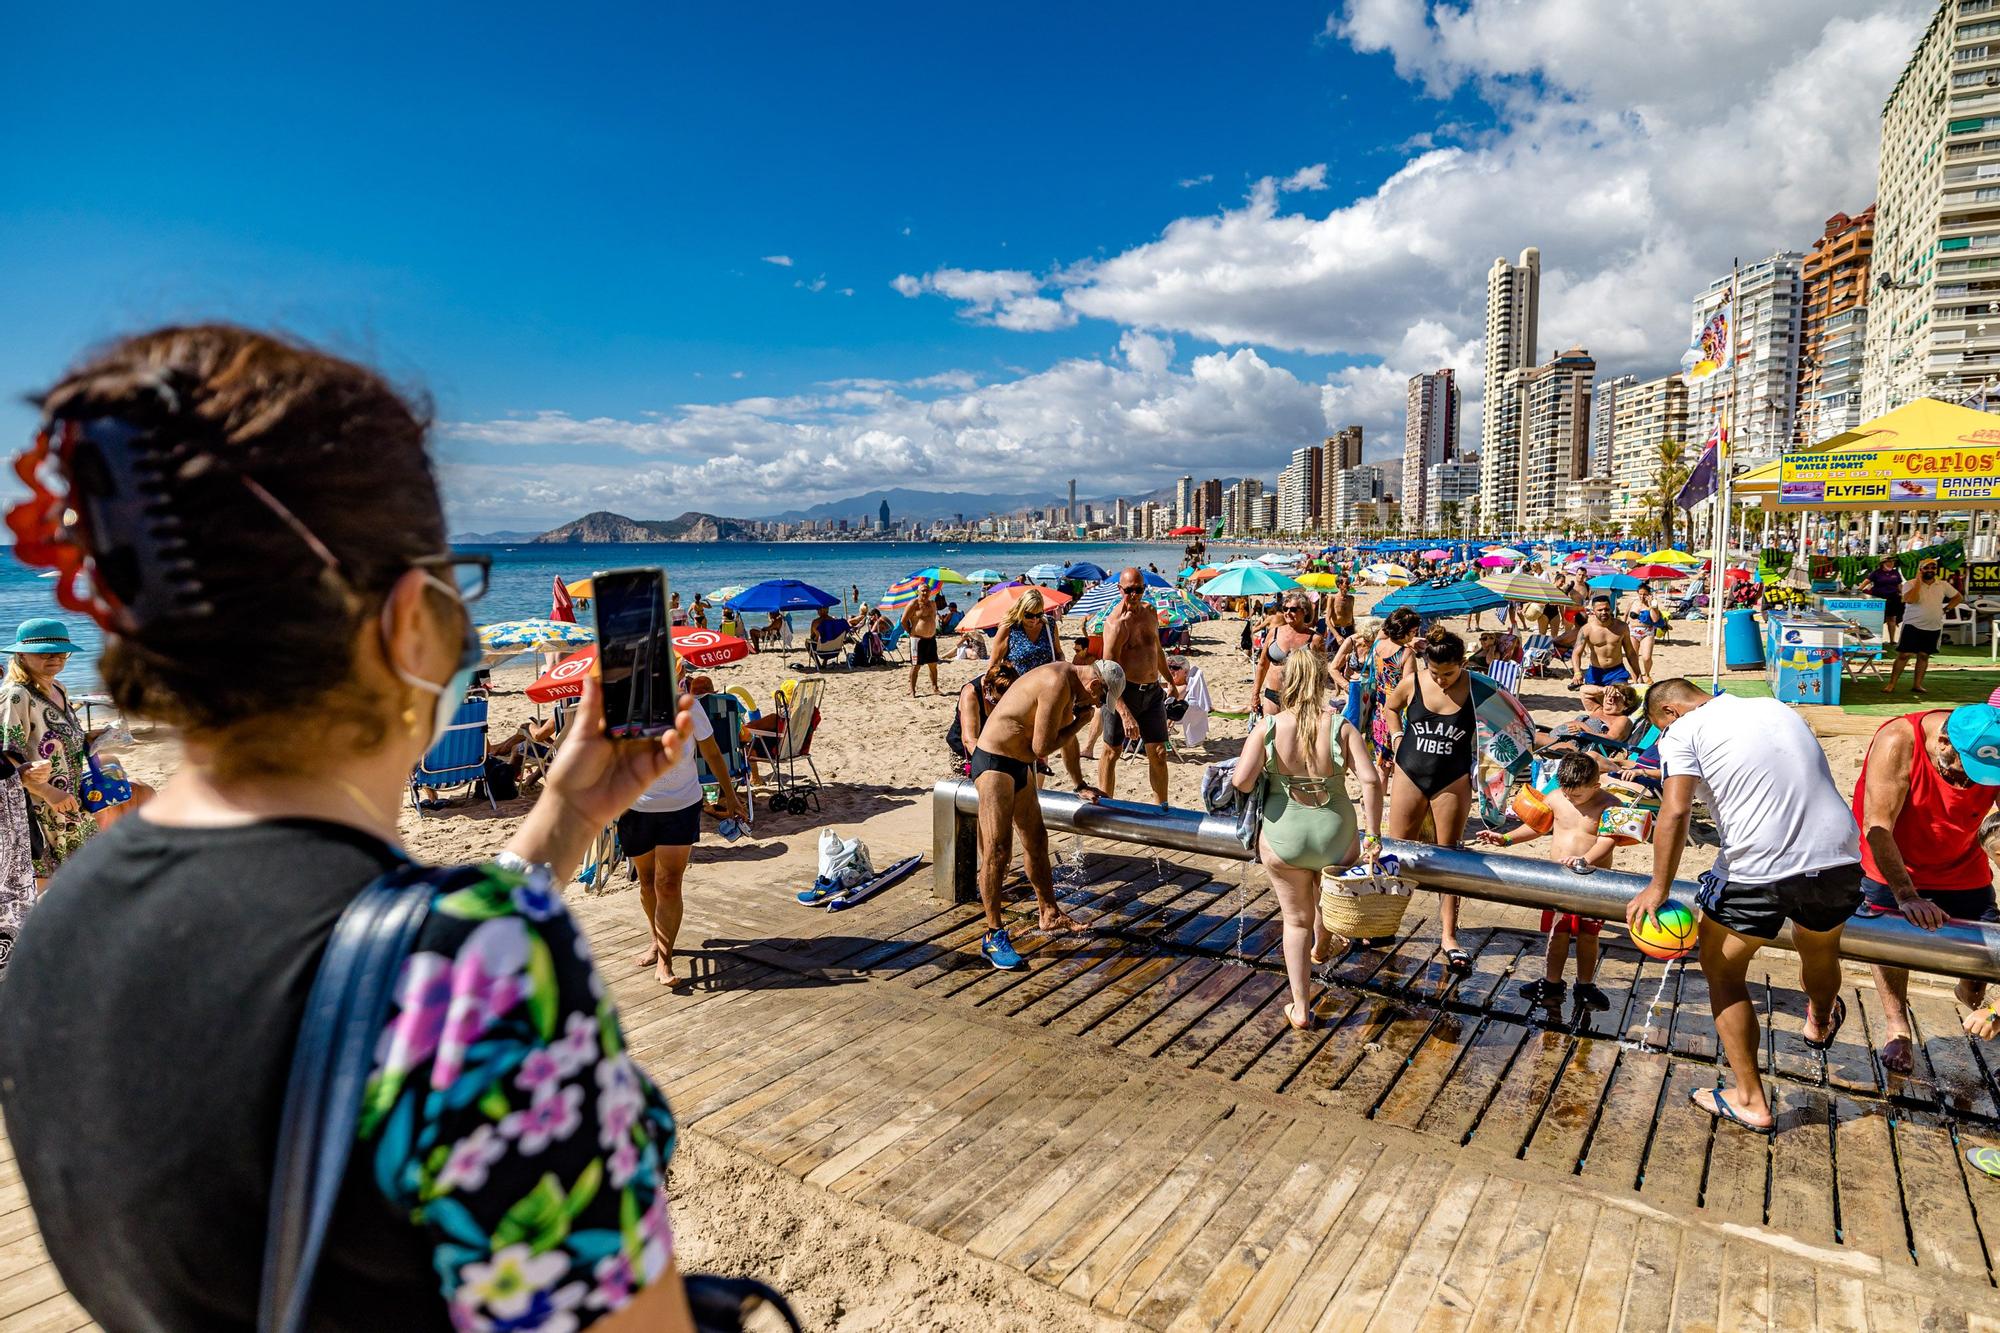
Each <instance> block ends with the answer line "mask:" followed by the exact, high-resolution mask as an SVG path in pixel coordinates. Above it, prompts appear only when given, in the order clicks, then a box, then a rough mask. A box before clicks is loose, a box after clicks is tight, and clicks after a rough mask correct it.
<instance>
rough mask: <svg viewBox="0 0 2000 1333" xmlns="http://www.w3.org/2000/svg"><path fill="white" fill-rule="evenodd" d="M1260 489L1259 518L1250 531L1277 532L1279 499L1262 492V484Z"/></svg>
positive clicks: (1258, 497)
mask: <svg viewBox="0 0 2000 1333" xmlns="http://www.w3.org/2000/svg"><path fill="white" fill-rule="evenodd" d="M1259 489H1260V491H1261V492H1262V493H1261V494H1259V495H1258V496H1257V517H1256V521H1255V522H1253V523H1251V525H1250V530H1251V531H1252V532H1275V531H1276V530H1277V527H1278V497H1277V496H1276V495H1273V494H1271V493H1270V492H1269V491H1262V485H1261V483H1260V484H1259Z"/></svg>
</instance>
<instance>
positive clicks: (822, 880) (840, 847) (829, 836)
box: [813, 829, 875, 892]
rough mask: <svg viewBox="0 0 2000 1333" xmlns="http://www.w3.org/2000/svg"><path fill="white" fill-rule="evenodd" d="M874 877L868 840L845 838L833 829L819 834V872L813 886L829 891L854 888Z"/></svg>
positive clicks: (873, 866)
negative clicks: (866, 841)
mask: <svg viewBox="0 0 2000 1333" xmlns="http://www.w3.org/2000/svg"><path fill="white" fill-rule="evenodd" d="M873 878H875V864H874V861H873V859H872V858H871V857H870V856H869V855H868V844H867V843H865V842H863V841H861V839H859V838H843V837H841V836H840V835H839V834H838V833H835V832H834V831H833V830H832V829H822V830H820V835H819V875H818V877H817V878H815V879H814V880H813V887H814V888H816V889H821V890H825V891H828V892H836V891H838V890H841V889H851V888H853V887H855V886H856V885H857V884H866V883H867V882H868V881H869V880H871V879H873Z"/></svg>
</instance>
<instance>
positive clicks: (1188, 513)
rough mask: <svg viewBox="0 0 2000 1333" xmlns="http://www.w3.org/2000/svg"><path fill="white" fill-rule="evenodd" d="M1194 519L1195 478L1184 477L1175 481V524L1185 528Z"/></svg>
mask: <svg viewBox="0 0 2000 1333" xmlns="http://www.w3.org/2000/svg"><path fill="white" fill-rule="evenodd" d="M1193 521H1194V478H1193V477H1182V478H1181V479H1180V480H1179V481H1177V482H1175V483H1174V526H1175V527H1177V528H1184V527H1186V526H1187V525H1188V524H1189V523H1191V522H1193Z"/></svg>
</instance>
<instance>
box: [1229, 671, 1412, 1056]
mask: <svg viewBox="0 0 2000 1333" xmlns="http://www.w3.org/2000/svg"><path fill="white" fill-rule="evenodd" d="M1327 679H1328V677H1327V669H1326V658H1324V657H1323V656H1321V655H1320V653H1319V651H1318V650H1317V649H1315V648H1313V647H1310V646H1306V645H1302V646H1300V647H1298V648H1295V649H1293V650H1292V651H1291V652H1290V653H1288V654H1286V656H1285V668H1284V677H1283V679H1282V680H1281V682H1280V684H1279V688H1278V697H1279V700H1280V705H1281V707H1280V711H1279V713H1278V715H1277V716H1276V717H1267V718H1260V719H1258V720H1257V723H1256V724H1255V725H1253V726H1252V727H1251V728H1250V735H1249V736H1248V737H1246V738H1245V739H1244V742H1243V753H1242V754H1241V755H1240V756H1238V758H1237V760H1236V776H1235V785H1236V789H1237V790H1238V791H1244V792H1247V791H1251V790H1253V789H1255V788H1256V786H1257V785H1258V784H1259V783H1262V784H1263V787H1264V827H1263V834H1262V836H1261V837H1260V838H1259V839H1258V852H1259V859H1260V860H1261V861H1262V862H1263V863H1264V870H1265V872H1266V873H1267V874H1269V875H1270V877H1271V891H1272V892H1273V893H1275V894H1276V895H1277V897H1278V909H1279V913H1280V914H1281V915H1282V916H1283V918H1284V923H1285V935H1284V952H1285V976H1286V977H1287V978H1288V979H1289V980H1290V982H1291V989H1292V998H1291V1001H1290V1002H1289V1003H1288V1004H1286V1005H1285V1021H1286V1022H1288V1023H1290V1024H1291V1025H1292V1026H1293V1027H1294V1028H1299V1029H1301V1030H1303V1029H1305V1028H1309V1027H1311V1026H1313V1015H1312V995H1311V991H1310V983H1311V980H1312V965H1313V964H1314V963H1316V962H1325V961H1326V960H1327V958H1328V957H1330V956H1331V953H1332V944H1333V936H1332V935H1331V934H1330V933H1328V931H1327V929H1326V927H1325V925H1324V924H1323V923H1322V922H1321V921H1320V918H1319V911H1318V907H1319V872H1320V871H1321V870H1323V869H1325V868H1326V867H1327V866H1345V865H1352V864H1353V863H1354V859H1355V855H1356V850H1357V849H1356V840H1355V827H1354V825H1355V820H1354V804H1353V802H1352V801H1351V800H1349V799H1348V795H1347V777H1348V776H1349V775H1352V776H1353V777H1354V778H1355V779H1356V780H1358V781H1359V782H1360V784H1361V812H1362V827H1363V829H1364V830H1365V831H1364V832H1363V833H1362V835H1361V838H1360V850H1361V851H1364V852H1366V854H1367V856H1368V859H1369V860H1370V861H1373V860H1374V859H1375V858H1376V857H1377V856H1379V855H1380V854H1381V851H1382V780H1381V775H1380V774H1378V773H1377V772H1376V771H1375V763H1374V757H1373V756H1372V755H1371V754H1370V753H1369V750H1368V742H1367V741H1366V739H1364V738H1363V736H1362V735H1361V733H1360V732H1359V731H1358V730H1356V729H1355V727H1354V725H1353V724H1352V723H1350V722H1348V721H1347V720H1346V719H1345V718H1343V717H1342V716H1341V715H1340V713H1339V712H1338V711H1337V710H1335V709H1333V708H1331V707H1329V706H1328V702H1329V701H1328V698H1327Z"/></svg>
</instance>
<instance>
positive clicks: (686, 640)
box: [526, 625, 750, 704]
mask: <svg viewBox="0 0 2000 1333" xmlns="http://www.w3.org/2000/svg"><path fill="white" fill-rule="evenodd" d="M673 631H674V635H673V640H672V642H673V646H674V656H675V657H678V658H680V659H681V661H683V662H685V663H687V664H688V665H689V666H691V667H703V668H707V667H717V666H721V665H723V664H724V663H726V662H740V661H742V660H743V659H744V658H746V657H748V656H750V645H749V644H748V643H747V642H745V641H744V640H742V639H739V638H737V637H736V636H735V635H733V634H722V633H719V632H717V631H715V630H712V629H696V628H694V627H692V626H689V625H675V626H674V627H673ZM596 665H597V645H596V644H594V643H593V644H591V645H590V646H589V647H588V648H582V649H579V650H578V651H576V652H573V653H571V654H570V655H569V656H568V657H565V658H563V659H562V661H560V662H558V663H556V664H555V665H554V666H552V667H550V668H549V669H548V670H547V671H544V672H543V673H542V674H541V675H539V676H537V677H536V678H535V681H534V683H533V684H532V685H530V686H528V688H527V690H526V694H527V696H528V698H529V699H531V700H533V701H534V702H535V703H538V704H546V703H553V702H554V701H556V700H557V699H574V698H576V697H577V696H578V695H580V694H582V693H583V678H584V677H585V676H588V675H589V674H590V669H591V668H592V667H594V666H596Z"/></svg>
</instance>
